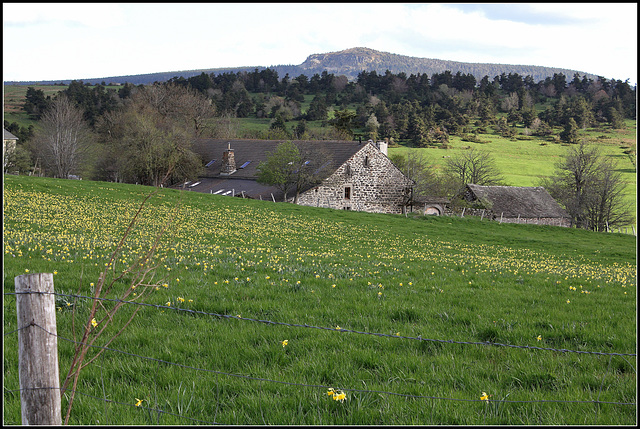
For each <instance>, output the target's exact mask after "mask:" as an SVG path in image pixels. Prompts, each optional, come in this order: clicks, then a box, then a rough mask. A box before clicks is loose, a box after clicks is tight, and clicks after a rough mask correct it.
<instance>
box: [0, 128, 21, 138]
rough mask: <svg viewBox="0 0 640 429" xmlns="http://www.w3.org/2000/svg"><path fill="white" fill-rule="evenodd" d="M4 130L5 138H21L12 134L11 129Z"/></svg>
mask: <svg viewBox="0 0 640 429" xmlns="http://www.w3.org/2000/svg"><path fill="white" fill-rule="evenodd" d="M3 130H4V140H20V139H19V138H18V137H16V136H14V135H13V134H11V133H10V132H9V131H7V130H5V129H3Z"/></svg>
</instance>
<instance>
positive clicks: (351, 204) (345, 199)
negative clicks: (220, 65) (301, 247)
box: [178, 139, 414, 214]
mask: <svg viewBox="0 0 640 429" xmlns="http://www.w3.org/2000/svg"><path fill="white" fill-rule="evenodd" d="M282 142H283V140H226V139H198V140H196V141H195V142H194V144H193V150H194V151H195V152H196V153H197V154H199V155H200V156H201V157H202V159H203V162H204V163H205V168H204V172H203V173H202V175H201V177H199V178H198V180H196V181H194V182H186V183H184V184H181V185H179V186H178V187H179V188H180V189H185V190H189V191H196V192H204V193H210V194H217V195H229V196H242V197H244V198H254V199H261V200H270V201H271V200H272V201H284V193H283V192H282V191H280V190H279V189H278V188H277V187H275V186H268V185H263V184H260V183H258V182H257V180H256V179H257V176H258V165H259V164H260V162H262V161H265V160H266V159H267V158H268V156H270V155H271V154H272V153H273V152H274V151H275V150H276V147H277V146H278V144H280V143H282ZM293 143H294V144H296V146H298V148H299V149H300V152H301V153H307V154H311V156H313V157H315V158H316V159H315V160H314V161H316V165H317V164H318V162H317V161H318V159H320V160H322V162H321V164H322V163H324V165H323V168H325V167H326V172H327V173H326V174H325V176H326V178H325V179H324V180H322V182H321V183H320V184H319V185H317V186H311V187H309V188H308V189H303V190H302V191H301V192H300V193H299V195H298V199H297V204H299V205H305V206H315V207H326V208H333V209H342V210H357V211H366V212H372V213H397V214H400V213H404V212H405V210H406V207H407V204H408V202H409V201H410V198H411V191H412V188H413V186H414V182H413V181H412V180H410V179H409V178H407V177H406V176H405V175H404V174H402V172H401V171H400V170H399V169H398V168H397V167H396V166H395V165H394V164H393V163H392V162H391V161H390V160H389V158H388V157H387V145H386V143H385V142H379V143H374V142H372V141H371V140H370V141H368V142H358V141H337V140H328V141H324V140H319V141H293ZM310 161H311V160H310ZM293 200H294V197H293V195H291V194H287V201H288V202H293Z"/></svg>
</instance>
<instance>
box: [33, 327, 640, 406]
mask: <svg viewBox="0 0 640 429" xmlns="http://www.w3.org/2000/svg"><path fill="white" fill-rule="evenodd" d="M31 326H36V327H38V328H40V329H42V330H43V331H44V332H46V333H48V334H49V335H53V336H56V337H58V338H61V339H62V340H65V341H68V342H71V343H75V344H83V345H88V344H84V343H81V342H79V341H75V340H71V339H69V338H65V337H62V336H60V335H58V334H54V333H52V332H49V331H47V330H46V329H45V328H43V327H42V326H40V325H38V324H32V325H31ZM89 346H90V347H94V348H100V349H104V350H108V351H112V352H116V353H121V354H124V355H128V356H132V357H137V358H140V359H145V360H150V361H154V362H158V363H164V364H167V365H172V366H177V367H181V368H185V369H191V370H194V371H203V372H210V373H213V374H220V375H226V376H231V377H237V378H243V379H247V380H255V381H266V382H270V383H277V384H285V385H289V386H299V387H312V388H321V389H331V388H333V386H326V385H320V384H305V383H294V382H289V381H281V380H272V379H268V378H261V377H254V376H249V375H242V374H233V373H229V372H222V371H216V370H213V369H207V368H197V367H193V366H190V365H185V364H181V363H175V362H169V361H166V360H162V359H157V358H152V357H148V356H141V355H138V354H135V353H130V352H125V351H122V350H118V349H114V348H111V347H104V346H98V345H95V344H93V345H89ZM340 390H343V391H348V392H358V393H378V394H387V395H395V396H402V397H408V398H414V399H438V400H450V401H461V402H486V401H484V400H482V399H467V398H446V397H438V396H426V395H412V394H408V393H397V392H388V391H384V390H368V389H353V388H342V387H341V388H340ZM492 402H500V403H522V404H524V403H582V404H610V405H636V403H635V402H610V401H578V400H561V399H536V400H528V401H513V400H501V399H493V400H492Z"/></svg>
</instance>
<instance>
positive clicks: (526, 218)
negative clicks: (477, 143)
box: [464, 184, 571, 227]
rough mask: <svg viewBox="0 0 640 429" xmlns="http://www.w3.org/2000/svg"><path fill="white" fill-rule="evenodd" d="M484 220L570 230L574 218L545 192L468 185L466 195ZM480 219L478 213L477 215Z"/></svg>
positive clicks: (539, 187) (537, 189)
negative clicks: (562, 227) (480, 211)
mask: <svg viewBox="0 0 640 429" xmlns="http://www.w3.org/2000/svg"><path fill="white" fill-rule="evenodd" d="M464 198H465V200H466V201H467V202H470V203H475V205H477V206H478V207H479V208H476V209H474V210H473V211H475V212H478V211H479V210H482V214H483V215H484V217H489V218H490V219H493V220H499V221H500V222H507V223H533V224H538V225H553V226H564V227H569V226H571V217H570V216H569V215H568V214H567V212H566V211H565V210H564V209H563V208H562V207H560V205H559V204H558V202H557V201H556V200H554V199H553V197H551V195H549V193H548V192H547V190H546V189H544V188H543V187H541V186H538V187H519V186H479V185H474V184H468V185H467V189H466V191H465V194H464ZM474 214H477V215H480V214H479V213H474Z"/></svg>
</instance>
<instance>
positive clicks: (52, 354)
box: [15, 273, 62, 425]
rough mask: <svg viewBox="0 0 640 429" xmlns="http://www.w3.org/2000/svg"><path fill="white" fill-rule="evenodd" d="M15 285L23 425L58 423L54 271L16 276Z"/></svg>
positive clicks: (58, 389)
mask: <svg viewBox="0 0 640 429" xmlns="http://www.w3.org/2000/svg"><path fill="white" fill-rule="evenodd" d="M15 287H16V306H17V313H18V328H24V327H26V328H25V329H20V330H19V331H18V360H19V364H18V376H19V379H20V405H21V410H22V424H23V425H61V424H62V414H61V405H60V375H59V369H58V337H57V333H58V331H57V328H56V300H55V296H54V295H53V274H51V273H39V274H24V275H21V276H18V277H16V278H15ZM36 325H37V326H36ZM45 331H46V332H45Z"/></svg>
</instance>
